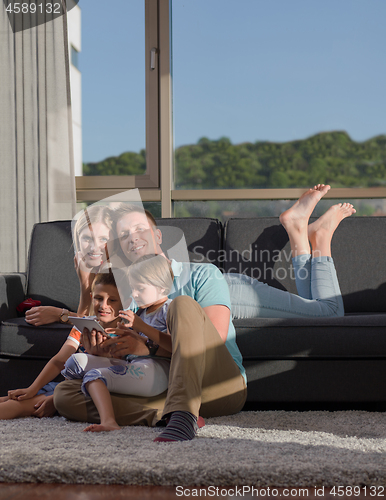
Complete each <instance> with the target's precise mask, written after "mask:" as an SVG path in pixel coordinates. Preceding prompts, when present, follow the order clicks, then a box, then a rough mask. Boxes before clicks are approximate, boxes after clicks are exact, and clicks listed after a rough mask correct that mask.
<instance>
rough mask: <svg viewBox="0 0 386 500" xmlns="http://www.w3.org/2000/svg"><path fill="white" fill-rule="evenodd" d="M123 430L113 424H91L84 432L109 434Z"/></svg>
mask: <svg viewBox="0 0 386 500" xmlns="http://www.w3.org/2000/svg"><path fill="white" fill-rule="evenodd" d="M119 430H121V428H120V427H119V425H118V424H117V423H114V424H113V423H111V424H91V425H89V426H88V427H86V428H85V429H84V430H83V432H109V431H119Z"/></svg>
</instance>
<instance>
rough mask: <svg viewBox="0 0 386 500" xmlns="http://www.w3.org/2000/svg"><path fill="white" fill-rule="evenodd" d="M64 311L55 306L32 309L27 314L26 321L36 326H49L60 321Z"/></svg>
mask: <svg viewBox="0 0 386 500" xmlns="http://www.w3.org/2000/svg"><path fill="white" fill-rule="evenodd" d="M62 310H63V309H61V308H60V307H53V306H38V307H31V309H30V310H29V311H26V313H25V320H26V321H27V323H30V324H31V325H34V326H41V325H48V324H49V323H55V322H56V321H59V318H60V314H61V312H62Z"/></svg>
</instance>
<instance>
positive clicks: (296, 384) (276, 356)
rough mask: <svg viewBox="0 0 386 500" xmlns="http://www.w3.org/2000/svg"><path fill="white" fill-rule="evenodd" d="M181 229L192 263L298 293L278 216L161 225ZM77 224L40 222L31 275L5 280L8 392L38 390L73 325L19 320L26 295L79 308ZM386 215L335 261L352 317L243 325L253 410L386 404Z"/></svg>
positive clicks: (355, 223) (2, 335)
mask: <svg viewBox="0 0 386 500" xmlns="http://www.w3.org/2000/svg"><path fill="white" fill-rule="evenodd" d="M158 223H159V224H160V226H163V227H165V228H166V227H168V226H174V227H178V228H180V229H181V230H182V231H183V233H184V235H185V239H186V242H187V244H188V249H189V251H190V252H191V258H192V260H198V261H203V260H206V261H210V262H213V263H214V264H216V265H217V266H219V267H220V268H221V269H222V271H223V272H240V273H246V274H249V275H251V274H252V275H253V276H254V277H257V276H260V278H261V280H262V281H264V282H266V283H269V284H270V285H272V286H275V287H278V288H281V289H285V290H288V291H291V292H293V293H296V287H295V282H294V279H293V273H292V272H291V259H290V248H289V243H288V238H287V236H286V232H285V230H284V229H283V228H282V227H281V225H280V224H279V222H278V220H277V219H276V218H269V217H267V218H253V219H231V220H229V221H228V222H227V223H226V224H225V226H223V225H222V224H221V223H220V222H219V221H217V220H215V219H209V218H187V219H159V220H158ZM70 227H71V223H70V221H57V222H48V223H40V224H36V225H35V227H34V229H33V232H32V236H31V243H30V251H29V259H28V271H27V273H26V275H24V274H18V273H14V274H3V275H0V300H1V302H0V304H1V307H0V319H1V320H2V323H1V330H0V395H4V394H6V391H7V390H8V389H11V388H17V387H25V386H26V385H28V384H30V383H31V381H32V380H33V379H34V378H35V377H36V375H37V374H38V373H39V371H40V370H41V369H42V367H43V366H44V364H45V363H46V362H47V360H48V359H49V358H50V357H51V356H53V355H54V354H55V353H56V352H57V351H58V350H59V348H60V347H61V345H62V344H63V342H64V340H65V338H66V336H67V334H68V331H69V327H68V326H66V325H61V324H52V325H47V326H43V327H32V326H30V325H28V324H27V323H26V322H25V320H24V318H17V317H16V305H17V304H19V303H20V302H22V301H23V300H24V299H25V298H26V297H31V298H36V299H39V300H41V302H42V304H43V305H56V306H59V307H66V308H68V309H70V310H76V308H77V304H78V299H79V284H78V280H77V276H76V273H75V271H74V266H73V248H72V240H71V233H70ZM385 248H386V217H351V218H349V219H345V220H344V221H343V222H342V223H341V225H340V226H339V228H338V230H337V231H336V233H335V235H334V239H333V257H334V260H335V265H336V268H337V273H338V277H339V281H340V285H341V290H342V294H343V300H344V304H345V311H346V315H345V317H343V318H327V319H317V318H310V319H266V318H257V319H250V320H237V319H236V320H235V321H234V323H235V326H236V331H237V343H238V345H239V348H240V350H241V353H242V355H243V358H244V365H245V367H246V371H247V377H248V399H247V405H246V408H248V409H251V408H256V409H258V408H259V409H263V408H294V409H301V408H310V409H311V408H315V407H321V408H329V407H331V408H334V407H342V406H344V407H352V408H354V407H355V408H357V407H360V406H361V405H365V406H366V407H369V406H368V405H370V406H371V405H373V407H375V409H383V404H384V402H385V401H386V387H385V386H386V384H385V378H386V377H385V375H386V266H385V264H384V260H383V259H384V250H385Z"/></svg>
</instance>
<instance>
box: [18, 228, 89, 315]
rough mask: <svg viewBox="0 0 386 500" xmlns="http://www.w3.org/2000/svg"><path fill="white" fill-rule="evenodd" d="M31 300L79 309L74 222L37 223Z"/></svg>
mask: <svg viewBox="0 0 386 500" xmlns="http://www.w3.org/2000/svg"><path fill="white" fill-rule="evenodd" d="M27 297H32V298H34V299H38V300H41V302H42V305H51V306H58V307H66V308H68V309H70V310H71V311H76V310H77V309H78V304H79V281H78V277H77V275H76V272H75V268H74V249H73V246H72V237H71V221H55V222H43V223H38V224H35V226H34V228H33V230H32V235H31V243H30V248H29V259H28V288H27Z"/></svg>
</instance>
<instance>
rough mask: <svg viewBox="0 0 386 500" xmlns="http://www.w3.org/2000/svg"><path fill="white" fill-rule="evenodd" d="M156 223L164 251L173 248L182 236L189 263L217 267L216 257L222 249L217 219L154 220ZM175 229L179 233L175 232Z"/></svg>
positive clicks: (219, 225)
mask: <svg viewBox="0 0 386 500" xmlns="http://www.w3.org/2000/svg"><path fill="white" fill-rule="evenodd" d="M156 221H157V225H158V227H159V229H161V232H162V234H163V243H162V249H163V250H164V251H167V250H168V249H170V248H171V247H173V246H175V245H176V244H177V243H178V242H179V241H180V240H181V238H182V236H183V235H184V237H185V241H186V245H187V247H188V251H189V257H190V260H191V261H195V262H212V263H213V264H216V265H218V256H219V252H220V250H221V248H222V225H221V223H220V222H219V221H218V220H217V219H209V218H203V217H188V218H183V217H181V218H178V217H176V218H173V219H167V218H164V219H156ZM170 229H174V230H173V231H171V230H170ZM175 229H179V231H177V232H176V231H175ZM176 260H177V259H176ZM181 260H184V258H182V259H181Z"/></svg>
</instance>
